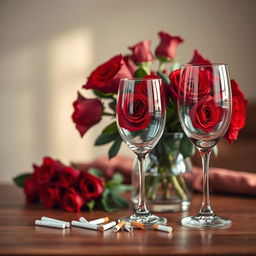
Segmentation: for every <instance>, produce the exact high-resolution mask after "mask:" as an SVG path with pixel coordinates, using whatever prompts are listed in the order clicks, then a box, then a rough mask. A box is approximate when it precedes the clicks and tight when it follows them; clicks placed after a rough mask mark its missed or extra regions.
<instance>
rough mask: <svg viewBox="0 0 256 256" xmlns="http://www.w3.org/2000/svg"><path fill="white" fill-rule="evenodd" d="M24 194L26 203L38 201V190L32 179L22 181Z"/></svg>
mask: <svg viewBox="0 0 256 256" xmlns="http://www.w3.org/2000/svg"><path fill="white" fill-rule="evenodd" d="M24 193H25V195H26V200H27V202H28V203H33V202H37V201H39V188H38V185H37V184H36V182H35V179H34V178H33V177H31V178H27V179H26V180H25V181H24Z"/></svg>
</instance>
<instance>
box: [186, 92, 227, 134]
mask: <svg viewBox="0 0 256 256" xmlns="http://www.w3.org/2000/svg"><path fill="white" fill-rule="evenodd" d="M189 114H190V117H191V121H192V124H193V126H194V127H195V128H198V129H200V130H202V131H204V132H207V133H208V132H212V131H214V129H215V128H216V126H217V125H218V124H219V122H221V121H222V116H223V108H222V107H219V106H217V105H216V103H215V101H214V98H213V97H211V96H209V97H208V98H205V99H202V100H201V101H199V102H197V103H196V104H195V105H194V106H193V107H192V108H191V109H190V113H189Z"/></svg>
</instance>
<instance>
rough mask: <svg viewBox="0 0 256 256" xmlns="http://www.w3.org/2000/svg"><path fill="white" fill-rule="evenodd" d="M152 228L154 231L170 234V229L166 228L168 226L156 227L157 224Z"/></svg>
mask: <svg viewBox="0 0 256 256" xmlns="http://www.w3.org/2000/svg"><path fill="white" fill-rule="evenodd" d="M153 228H154V229H156V230H160V231H164V232H168V233H170V232H172V227H168V226H164V225H158V224H154V225H153Z"/></svg>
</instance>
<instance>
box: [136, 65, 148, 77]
mask: <svg viewBox="0 0 256 256" xmlns="http://www.w3.org/2000/svg"><path fill="white" fill-rule="evenodd" d="M146 75H148V73H147V72H146V70H145V69H144V68H142V67H139V68H138V69H137V70H136V71H135V74H134V76H135V77H136V78H142V77H144V76H146Z"/></svg>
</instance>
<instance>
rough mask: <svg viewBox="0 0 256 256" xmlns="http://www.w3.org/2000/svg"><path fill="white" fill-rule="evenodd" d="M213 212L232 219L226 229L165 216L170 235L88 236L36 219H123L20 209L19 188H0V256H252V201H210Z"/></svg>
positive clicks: (255, 229) (255, 247) (255, 230)
mask: <svg viewBox="0 0 256 256" xmlns="http://www.w3.org/2000/svg"><path fill="white" fill-rule="evenodd" d="M200 201H201V196H200V195H198V194H195V195H194V197H193V202H192V207H191V210H190V213H192V214H195V213H196V212H197V210H198V209H199V206H200V203H201V202H200ZM212 204H213V206H214V209H215V211H216V212H217V213H218V214H219V215H221V216H227V217H229V218H231V219H232V220H233V223H232V226H231V227H230V228H228V229H189V228H186V227H182V226H181V225H180V224H179V221H180V218H181V217H184V216H187V215H188V213H165V214H161V215H162V216H164V217H166V218H167V219H168V224H169V225H171V226H172V227H173V233H172V235H168V234H167V233H164V232H160V231H153V230H147V231H143V230H135V231H134V232H132V233H128V232H119V233H113V232H112V231H105V232H100V231H94V230H86V229H81V228H75V227H72V228H69V229H64V230H59V229H54V228H46V227H39V226H35V225H34V221H35V220H36V219H39V218H40V217H41V216H48V217H53V218H59V219H63V220H67V221H71V220H77V219H78V218H79V217H80V216H84V217H85V218H87V219H89V220H90V219H96V218H99V217H103V216H106V215H108V216H109V217H110V219H111V220H116V219H118V218H119V217H121V216H125V215H128V214H129V213H130V211H129V210H128V209H127V210H122V211H118V212H115V213H106V212H101V211H95V212H93V213H87V212H85V213H79V214H76V213H67V212H64V211H61V210H58V209H45V208H43V206H41V205H26V204H25V203H24V196H23V192H22V190H21V189H19V188H17V187H15V186H14V185H0V255H73V256H74V255H232V256H234V255H256V201H255V199H254V198H246V197H232V196H221V195H218V196H216V195H215V196H212Z"/></svg>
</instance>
